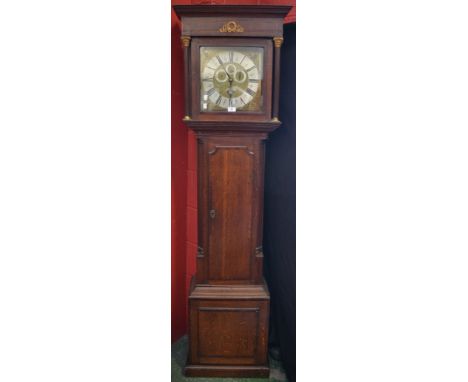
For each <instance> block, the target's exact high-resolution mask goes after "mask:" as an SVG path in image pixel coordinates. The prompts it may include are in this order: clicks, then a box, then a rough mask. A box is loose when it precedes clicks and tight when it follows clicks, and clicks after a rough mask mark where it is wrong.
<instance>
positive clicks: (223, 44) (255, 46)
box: [174, 5, 291, 377]
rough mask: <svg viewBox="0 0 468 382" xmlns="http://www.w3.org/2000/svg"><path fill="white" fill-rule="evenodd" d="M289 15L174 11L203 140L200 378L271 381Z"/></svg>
mask: <svg viewBox="0 0 468 382" xmlns="http://www.w3.org/2000/svg"><path fill="white" fill-rule="evenodd" d="M290 8H291V7H289V6H220V5H217V6H207V5H198V6H197V5H193V6H174V10H175V11H176V14H177V15H178V16H179V17H180V18H181V21H182V23H181V24H182V37H181V40H182V47H183V49H184V71H185V73H184V74H185V79H184V80H185V97H184V98H185V99H184V101H185V117H184V122H185V124H186V125H187V126H188V127H189V128H191V129H192V130H194V132H195V134H196V136H197V142H198V144H197V157H198V159H197V160H198V170H197V181H198V253H197V259H196V261H197V263H196V273H195V276H194V277H193V278H192V280H191V285H190V290H189V333H188V334H189V351H188V359H187V364H186V366H185V374H186V375H187V376H192V377H268V375H269V366H268V316H269V305H270V295H269V292H268V286H267V285H266V283H265V281H264V279H263V271H262V269H263V250H262V239H263V238H262V231H263V177H264V155H265V140H266V139H267V137H268V133H269V132H272V131H274V130H275V129H276V128H278V127H279V126H280V124H281V123H280V121H279V120H278V115H277V112H278V97H279V53H280V46H281V42H282V35H283V18H284V17H285V16H286V14H287V13H288V12H289V10H290Z"/></svg>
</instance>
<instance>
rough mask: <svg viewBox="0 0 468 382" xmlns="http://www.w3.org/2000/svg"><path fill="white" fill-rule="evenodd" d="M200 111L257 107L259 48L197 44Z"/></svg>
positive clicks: (259, 96) (260, 72)
mask: <svg viewBox="0 0 468 382" xmlns="http://www.w3.org/2000/svg"><path fill="white" fill-rule="evenodd" d="M200 79H201V81H200V103H201V111H202V112H217V111H218V112H219V111H221V112H242V111H261V109H262V101H263V97H262V80H263V48H254V47H202V48H200Z"/></svg>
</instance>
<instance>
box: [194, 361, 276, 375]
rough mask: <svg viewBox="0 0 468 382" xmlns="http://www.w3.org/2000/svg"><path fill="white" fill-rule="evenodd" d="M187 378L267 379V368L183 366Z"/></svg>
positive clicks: (268, 371) (268, 372)
mask: <svg viewBox="0 0 468 382" xmlns="http://www.w3.org/2000/svg"><path fill="white" fill-rule="evenodd" d="M185 375H186V376H187V377H218V378H268V376H269V375H270V369H269V367H268V366H212V365H188V364H187V366H185Z"/></svg>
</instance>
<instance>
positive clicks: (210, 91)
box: [206, 88, 216, 96]
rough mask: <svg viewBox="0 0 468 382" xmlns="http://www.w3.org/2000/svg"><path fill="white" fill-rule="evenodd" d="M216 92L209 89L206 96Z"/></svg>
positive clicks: (213, 89)
mask: <svg viewBox="0 0 468 382" xmlns="http://www.w3.org/2000/svg"><path fill="white" fill-rule="evenodd" d="M215 91H216V89H215V88H211V89H210V90H208V92H207V93H206V94H208V96H210V95H212V94H213V93H214V92H215Z"/></svg>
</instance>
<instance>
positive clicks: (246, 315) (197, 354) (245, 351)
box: [185, 282, 270, 378]
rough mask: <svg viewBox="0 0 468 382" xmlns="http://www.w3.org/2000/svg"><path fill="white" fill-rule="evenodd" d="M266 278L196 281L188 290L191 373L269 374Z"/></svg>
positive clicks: (213, 374) (189, 374)
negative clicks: (245, 281) (238, 282)
mask: <svg viewBox="0 0 468 382" xmlns="http://www.w3.org/2000/svg"><path fill="white" fill-rule="evenodd" d="M269 302H270V294H269V293H268V289H267V287H266V284H265V283H263V284H260V285H244V286H226V285H196V286H195V285H194V283H193V282H192V285H191V290H190V295H189V305H190V306H189V308H190V325H189V354H188V360H187V366H186V367H185V374H186V375H187V376H191V377H243V378H248V377H268V375H269V367H268V314H269Z"/></svg>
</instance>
